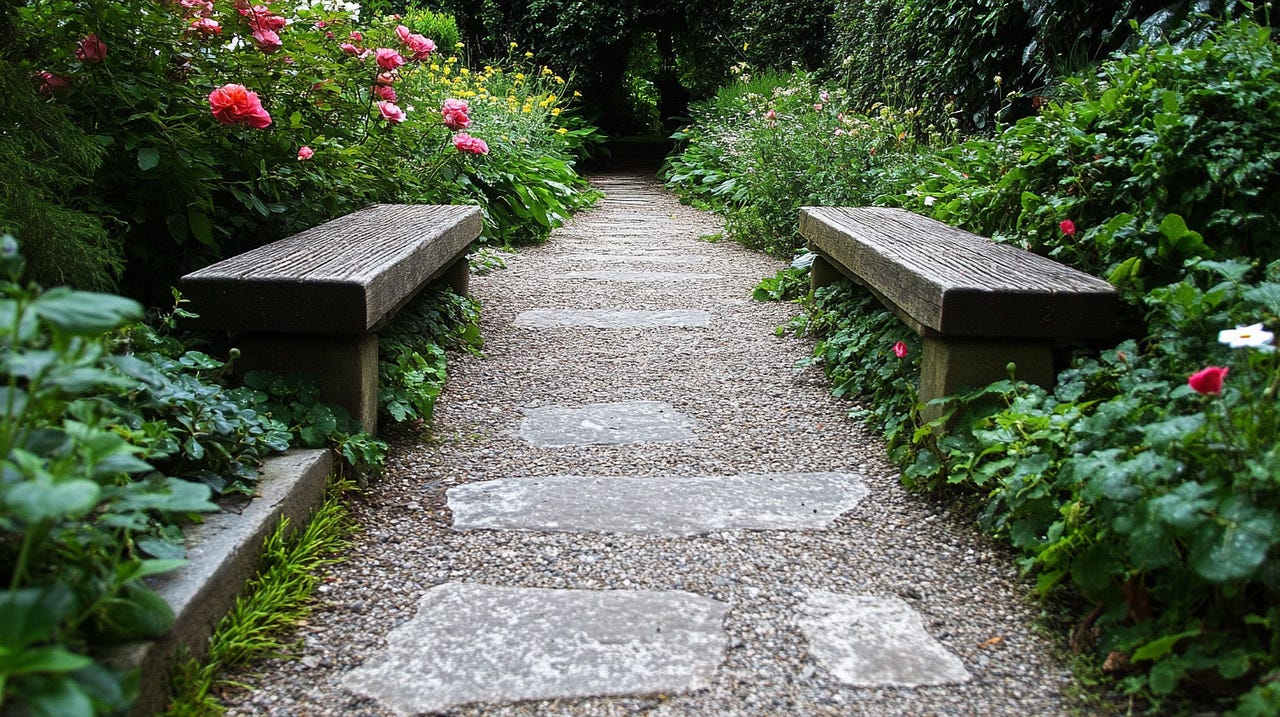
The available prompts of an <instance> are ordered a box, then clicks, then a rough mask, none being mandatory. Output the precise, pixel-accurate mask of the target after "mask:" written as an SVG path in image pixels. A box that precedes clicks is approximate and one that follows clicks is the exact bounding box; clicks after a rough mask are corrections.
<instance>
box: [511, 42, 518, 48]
mask: <svg viewBox="0 0 1280 717" xmlns="http://www.w3.org/2000/svg"><path fill="white" fill-rule="evenodd" d="M510 47H511V49H512V50H514V49H516V48H517V47H519V45H518V44H516V43H514V42H513V43H511V45H510Z"/></svg>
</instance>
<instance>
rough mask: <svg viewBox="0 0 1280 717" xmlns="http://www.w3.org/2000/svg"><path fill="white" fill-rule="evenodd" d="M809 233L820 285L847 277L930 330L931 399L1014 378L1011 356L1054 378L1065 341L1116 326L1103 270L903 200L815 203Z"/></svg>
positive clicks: (925, 383)
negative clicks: (995, 237) (983, 232)
mask: <svg viewBox="0 0 1280 717" xmlns="http://www.w3.org/2000/svg"><path fill="white" fill-rule="evenodd" d="M800 231H801V233H802V234H803V235H804V237H805V239H806V240H807V241H808V244H809V248H810V250H811V251H813V252H814V253H815V254H817V257H816V258H815V259H814V262H813V268H812V272H811V275H810V276H811V281H812V285H813V287H814V288H818V287H821V286H826V285H828V284H831V283H833V282H835V281H838V280H839V279H841V278H842V277H848V278H850V279H852V280H853V281H854V282H856V283H858V284H861V285H862V286H865V287H866V288H867V289H869V290H870V291H871V292H872V293H873V294H874V295H875V296H876V297H877V298H878V299H879V300H880V301H881V303H883V304H884V305H885V306H886V307H887V308H888V309H889V310H891V311H892V312H893V313H894V314H895V315H896V316H898V318H900V319H902V320H903V321H904V322H905V323H906V324H907V325H908V326H909V327H911V329H912V330H913V331H915V332H916V333H917V334H919V335H920V336H921V337H923V339H924V350H923V352H922V355H921V376H920V401H921V402H924V403H927V402H928V401H930V400H932V399H934V398H938V397H941V396H947V395H951V394H955V393H957V392H960V391H962V390H964V389H965V388H970V387H976V386H981V385H986V384H988V383H992V382H994V381H998V380H1000V379H1003V378H1007V377H1008V375H1009V374H1008V370H1007V366H1008V364H1009V363H1014V364H1016V366H1017V374H1016V375H1017V377H1018V378H1019V379H1022V380H1025V381H1029V382H1032V383H1036V384H1039V385H1041V386H1045V387H1050V386H1052V385H1053V381H1054V377H1055V375H1056V373H1055V370H1054V360H1053V353H1054V347H1055V345H1056V344H1057V343H1058V342H1060V341H1087V340H1096V339H1104V338H1108V337H1110V336H1111V335H1112V333H1113V332H1114V330H1115V319H1116V311H1117V307H1118V296H1117V294H1116V291H1115V288H1114V287H1112V286H1111V285H1110V284H1109V283H1107V282H1105V281H1103V280H1102V279H1099V278H1097V277H1093V276H1089V275H1088V274H1084V273H1082V272H1079V271H1076V270H1075V269H1072V268H1070V267H1067V266H1063V265H1062V264H1058V263H1057V262H1054V261H1052V260H1049V259H1046V258H1044V257H1041V256H1039V255H1036V254H1033V253H1031V252H1028V251H1025V250H1023V249H1019V248H1017V247H1014V246H1010V245H1008V244H998V243H996V242H993V241H991V240H989V239H985V238H983V237H980V236H977V235H975V234H971V233H969V232H966V231H964V230H961V229H957V228H955V227H951V226H948V225H946V224H943V223H941V222H938V221H935V220H933V219H929V218H927V217H922V216H920V215H917V214H913V213H911V212H908V211H905V210H902V209H892V208H883V207H859V208H853V207H804V208H802V209H801V210H800ZM936 413H937V412H936V411H928V412H927V413H926V416H928V417H932V416H934V415H936Z"/></svg>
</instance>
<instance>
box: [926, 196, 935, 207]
mask: <svg viewBox="0 0 1280 717" xmlns="http://www.w3.org/2000/svg"><path fill="white" fill-rule="evenodd" d="M937 202H938V198H937V197H925V198H924V205H925V206H926V207H932V206H933V205H934V204H936V203H937Z"/></svg>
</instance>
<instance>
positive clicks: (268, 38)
mask: <svg viewBox="0 0 1280 717" xmlns="http://www.w3.org/2000/svg"><path fill="white" fill-rule="evenodd" d="M253 42H254V44H256V45H257V46H258V49H259V50H262V51H263V52H265V53H267V54H271V53H273V52H275V51H276V50H279V49H280V48H281V47H283V46H284V44H283V43H281V42H280V36H279V35H277V34H276V33H275V31H274V30H268V29H265V28H261V27H260V28H258V29H257V30H254V31H253Z"/></svg>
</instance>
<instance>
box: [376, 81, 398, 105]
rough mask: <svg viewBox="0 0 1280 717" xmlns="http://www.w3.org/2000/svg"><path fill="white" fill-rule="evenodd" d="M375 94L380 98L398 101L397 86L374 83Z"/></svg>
mask: <svg viewBox="0 0 1280 717" xmlns="http://www.w3.org/2000/svg"><path fill="white" fill-rule="evenodd" d="M373 96H374V97H377V98H378V99H380V100H386V101H387V102H395V101H396V91H395V88H393V87H391V86H390V85H374V86H373Z"/></svg>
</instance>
